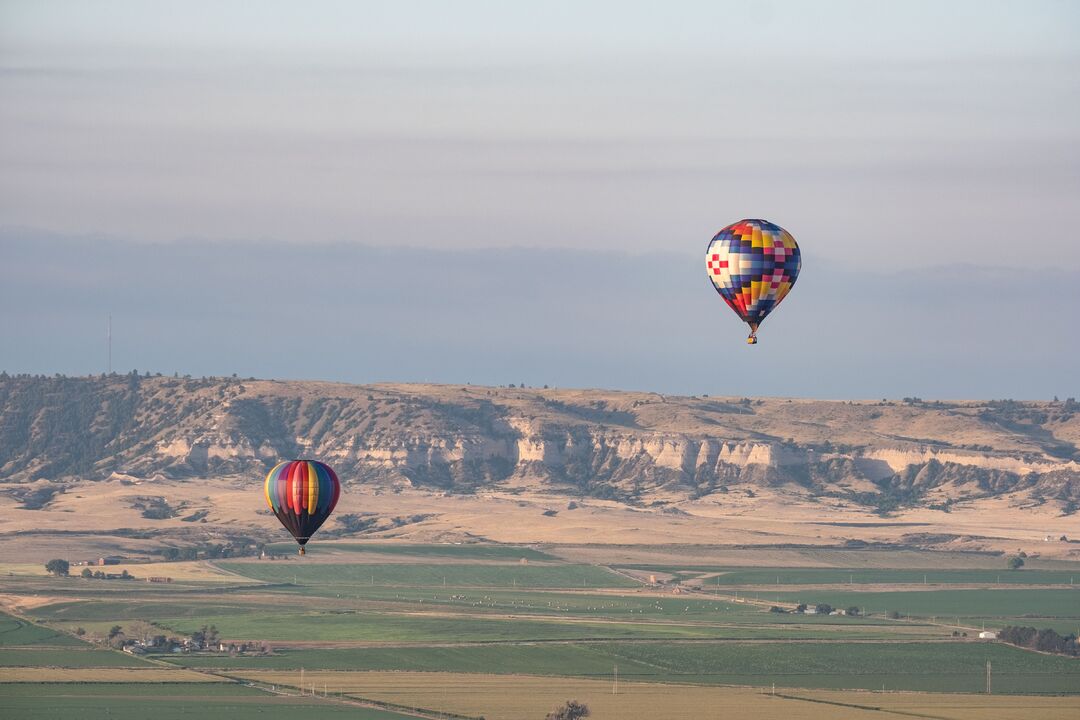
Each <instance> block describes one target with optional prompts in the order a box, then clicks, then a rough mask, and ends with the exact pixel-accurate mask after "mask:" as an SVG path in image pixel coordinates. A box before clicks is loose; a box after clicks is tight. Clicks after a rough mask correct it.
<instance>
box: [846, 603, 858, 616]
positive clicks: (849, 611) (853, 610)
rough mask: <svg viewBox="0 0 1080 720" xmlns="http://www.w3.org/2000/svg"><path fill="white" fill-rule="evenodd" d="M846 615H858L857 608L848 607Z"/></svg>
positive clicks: (855, 606)
mask: <svg viewBox="0 0 1080 720" xmlns="http://www.w3.org/2000/svg"><path fill="white" fill-rule="evenodd" d="M847 614H848V615H858V614H859V606H858V605H852V606H851V607H849V608H848V609H847Z"/></svg>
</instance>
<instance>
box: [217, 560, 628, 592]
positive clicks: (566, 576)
mask: <svg viewBox="0 0 1080 720" xmlns="http://www.w3.org/2000/svg"><path fill="white" fill-rule="evenodd" d="M218 566H219V567H221V568H224V569H225V570H228V571H230V572H234V573H237V574H239V575H245V576H247V577H250V578H254V579H256V580H262V581H264V582H270V583H299V584H302V585H316V586H327V585H344V586H350V585H405V586H423V587H443V586H444V585H445V586H449V587H501V588H513V587H520V588H526V587H528V588H586V587H588V588H628V587H638V585H639V584H638V583H636V582H634V581H633V580H630V579H628V578H625V577H622V576H621V575H616V574H615V573H612V572H609V571H607V570H604V569H603V568H599V567H596V566H593V565H483V564H475V565H473V564H461V565H458V564H450V565H438V564H420V563H416V564H412V563H408V564H400V565H393V564H374V565H366V564H365V565H357V564H352V563H348V564H346V563H319V564H316V563H309V564H306V565H305V564H303V563H300V562H296V561H289V562H282V561H263V562H222V563H218Z"/></svg>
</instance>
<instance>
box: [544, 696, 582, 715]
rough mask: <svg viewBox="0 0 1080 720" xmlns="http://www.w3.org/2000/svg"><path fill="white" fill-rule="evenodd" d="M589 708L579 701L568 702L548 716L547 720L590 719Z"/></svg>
mask: <svg viewBox="0 0 1080 720" xmlns="http://www.w3.org/2000/svg"><path fill="white" fill-rule="evenodd" d="M589 714H590V713H589V706H588V705H586V704H585V703H580V702H578V701H577V700H567V701H566V704H565V705H560V706H559V707H557V708H555V709H554V710H552V711H551V712H549V713H548V714H547V717H546V718H545V720H578V718H583V717H589Z"/></svg>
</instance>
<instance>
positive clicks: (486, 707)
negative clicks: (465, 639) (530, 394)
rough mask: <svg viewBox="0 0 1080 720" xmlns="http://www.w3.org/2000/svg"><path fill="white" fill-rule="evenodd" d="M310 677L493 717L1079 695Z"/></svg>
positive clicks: (869, 706) (995, 718) (521, 678)
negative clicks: (573, 705)
mask: <svg viewBox="0 0 1080 720" xmlns="http://www.w3.org/2000/svg"><path fill="white" fill-rule="evenodd" d="M243 676H244V677H247V678H250V679H252V680H255V681H258V682H260V683H278V684H281V685H289V684H295V683H297V682H298V676H297V675H296V674H295V673H282V672H273V671H269V672H267V671H262V672H255V673H243ZM305 677H306V680H307V681H308V682H310V683H312V684H314V685H315V686H316V687H327V688H332V690H331V692H342V693H346V694H350V695H353V696H356V697H364V698H370V699H375V700H381V701H385V702H392V703H397V704H400V705H411V706H419V707H425V708H431V709H434V710H441V711H449V712H454V713H460V714H465V715H483V716H484V717H485V718H488V719H489V720H519V719H520V718H529V717H533V718H541V717H543V715H544V714H545V713H546V712H547V711H548V710H550V709H551V708H552V707H553V706H555V705H556V704H558V703H560V702H562V701H564V700H565V699H566V698H567V697H573V698H576V699H578V700H580V701H582V702H585V703H586V704H587V705H588V706H589V708H590V709H591V710H592V712H593V716H594V717H597V718H619V719H620V720H654V719H655V718H671V717H678V718H691V717H692V718H711V717H738V718H743V719H746V720H765V719H767V718H768V719H771V718H777V717H784V718H786V719H787V720H824V719H826V718H828V719H831V718H839V719H841V720H843V719H845V718H852V719H860V718H876V717H881V716H882V713H881V712H880V711H879V710H877V709H876V708H886V709H888V710H890V711H891V712H892V713H898V714H901V715H914V716H916V717H932V718H938V719H939V720H942V719H944V720H976V719H979V720H1005V719H1006V718H1010V719H1011V718H1016V717H1031V716H1033V714H1035V713H1037V714H1038V715H1037V716H1038V717H1042V718H1052V719H1054V720H1059V719H1060V720H1065V719H1066V718H1070V719H1071V718H1073V717H1075V714H1076V713H1077V712H1080V698H1075V697H1024V698H1018V697H1000V696H990V697H972V696H967V695H965V696H956V695H946V694H938V695H927V694H914V693H881V692H874V693H870V692H822V691H811V692H807V691H785V690H783V689H781V690H780V691H779V694H777V695H773V694H772V693H771V692H768V693H763V692H762V691H760V690H752V689H747V688H732V687H701V686H687V685H671V684H662V683H639V682H625V681H620V682H619V683H618V685H617V686H616V685H615V683H614V682H613V679H611V678H608V679H604V680H587V679H565V678H564V679H560V680H559V681H558V682H552V679H551V678H546V677H535V676H528V675H515V676H506V675H482V674H464V673H409V672H393V673H375V672H358V673H352V672H313V673H309V674H307V675H306V676H305Z"/></svg>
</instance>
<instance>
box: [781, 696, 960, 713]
mask: <svg viewBox="0 0 1080 720" xmlns="http://www.w3.org/2000/svg"><path fill="white" fill-rule="evenodd" d="M771 695H772V697H778V698H784V699H785V700H801V701H803V702H809V703H819V704H821V705H835V706H837V707H846V708H854V709H857V710H870V711H872V712H881V713H888V714H890V715H903V716H906V717H917V718H928V720H949V718H947V717H945V716H943V715H926V714H925V713H917V712H910V711H907V710H891V709H889V708H883V707H880V706H878V705H859V704H857V703H846V702H840V701H839V700H824V699H822V698H809V697H799V696H798V695H787V694H786V693H778V692H774V693H772V694H771Z"/></svg>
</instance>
